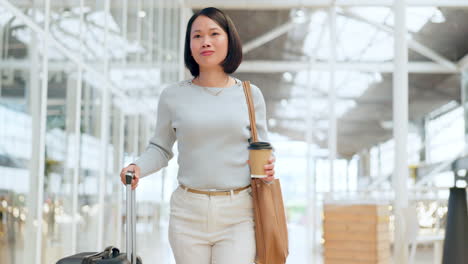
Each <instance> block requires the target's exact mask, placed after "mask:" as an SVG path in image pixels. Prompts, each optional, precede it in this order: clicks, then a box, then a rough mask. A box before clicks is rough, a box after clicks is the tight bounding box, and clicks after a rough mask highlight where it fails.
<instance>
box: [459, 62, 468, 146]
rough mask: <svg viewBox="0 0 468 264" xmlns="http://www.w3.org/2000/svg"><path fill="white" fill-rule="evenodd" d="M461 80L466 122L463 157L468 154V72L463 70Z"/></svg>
mask: <svg viewBox="0 0 468 264" xmlns="http://www.w3.org/2000/svg"><path fill="white" fill-rule="evenodd" d="M460 80H461V83H460V85H461V101H462V106H463V117H464V120H465V131H464V132H465V147H464V149H463V155H467V153H468V70H467V69H462V72H461V73H460Z"/></svg>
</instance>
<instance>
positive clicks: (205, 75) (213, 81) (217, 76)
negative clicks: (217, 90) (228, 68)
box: [194, 69, 231, 87]
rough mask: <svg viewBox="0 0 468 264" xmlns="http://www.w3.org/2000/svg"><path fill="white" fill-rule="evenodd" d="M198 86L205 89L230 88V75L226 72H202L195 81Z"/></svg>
mask: <svg viewBox="0 0 468 264" xmlns="http://www.w3.org/2000/svg"><path fill="white" fill-rule="evenodd" d="M194 81H195V82H196V83H197V84H199V85H201V86H205V87H228V86H230V83H231V81H230V78H229V75H228V74H226V73H225V72H224V71H222V70H221V71H213V70H210V71H202V70H201V69H200V75H198V77H197V78H195V80H194Z"/></svg>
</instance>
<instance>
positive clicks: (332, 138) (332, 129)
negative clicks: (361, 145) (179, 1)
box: [328, 5, 338, 193]
mask: <svg viewBox="0 0 468 264" xmlns="http://www.w3.org/2000/svg"><path fill="white" fill-rule="evenodd" d="M329 22H330V28H329V30H330V61H329V63H330V73H329V74H330V88H329V89H330V91H329V93H328V109H329V111H328V112H329V114H330V117H329V118H330V125H329V127H328V151H329V154H328V159H329V163H330V193H333V191H334V189H335V188H334V180H335V168H334V165H335V160H336V138H337V133H336V111H335V106H336V87H335V71H336V42H337V41H338V40H337V37H336V7H335V6H334V5H333V6H331V7H330V8H329Z"/></svg>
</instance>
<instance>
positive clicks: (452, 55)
mask: <svg viewBox="0 0 468 264" xmlns="http://www.w3.org/2000/svg"><path fill="white" fill-rule="evenodd" d="M10 2H12V3H13V4H14V5H15V6H17V7H18V8H20V9H21V10H23V11H25V12H27V8H29V7H30V6H31V1H28V0H17V1H10ZM37 2H38V3H39V4H41V3H42V1H37ZM121 2H122V3H123V2H124V1H115V2H114V1H112V7H111V15H112V23H111V24H110V25H111V26H110V31H111V35H112V32H114V33H117V32H119V31H121V29H122V28H123V24H124V21H123V19H122V16H121V14H122V4H121ZM169 2H170V3H172V6H174V4H175V5H177V4H179V5H180V4H184V6H185V8H190V9H191V10H192V11H196V10H199V8H202V7H206V6H216V7H219V8H221V9H223V10H225V12H226V13H227V14H228V15H229V16H230V17H231V18H232V19H233V21H234V23H235V25H236V27H237V29H238V31H239V34H240V37H241V39H242V42H243V44H244V53H245V54H244V62H243V63H242V65H241V66H240V67H239V70H238V71H237V72H236V73H235V74H234V76H236V77H238V78H239V79H243V80H250V81H252V83H254V84H256V85H257V86H258V87H259V88H260V89H261V90H262V92H263V94H264V97H265V100H266V105H267V119H268V124H269V128H270V131H271V132H274V133H277V134H280V135H283V136H287V137H289V138H291V139H293V140H302V141H303V140H305V137H306V129H311V130H312V131H313V132H312V139H313V141H314V142H315V143H316V144H317V145H319V146H320V147H322V148H326V147H327V140H328V124H329V116H330V115H329V111H328V109H329V106H328V102H329V99H328V91H329V88H330V80H329V79H330V74H329V72H328V70H329V67H330V65H329V62H330V47H331V46H332V45H330V35H329V24H330V23H329V14H328V6H329V5H330V3H331V2H332V1H329V0H307V1H306V0H304V1H278V0H275V1H260V0H251V1H239V0H237V1H233V0H228V1H195V0H191V1H179V2H176V1H169ZM169 2H168V1H164V2H158V1H149V0H141V1H128V6H127V8H128V14H127V23H128V25H127V29H128V30H127V32H126V36H127V39H125V38H122V36H121V35H122V34H120V35H119V34H115V36H114V37H113V39H112V40H111V42H112V45H114V46H113V47H112V50H113V53H112V58H113V59H115V60H116V61H118V60H121V59H122V58H123V56H124V55H123V53H121V52H119V50H127V51H128V52H130V53H133V54H140V55H142V56H145V52H147V51H148V50H149V46H150V44H149V43H150V41H145V43H135V36H136V35H137V32H136V26H135V24H134V21H136V20H137V18H136V16H137V15H138V12H139V10H138V9H142V10H143V9H144V10H147V13H148V12H150V11H148V10H149V9H151V8H154V7H157V6H161V3H163V4H166V5H167V3H169ZM391 2H392V1H385V0H373V1H363V0H359V1H358V0H354V1H339V0H337V1H335V3H336V5H337V8H336V11H337V20H336V26H337V43H336V46H337V50H336V52H337V61H336V72H335V73H334V76H335V85H336V90H337V104H336V112H337V115H338V120H337V136H338V138H337V142H338V144H337V147H338V154H339V156H340V157H344V158H350V157H351V156H352V155H353V154H355V153H357V152H359V151H361V150H362V149H364V148H369V147H371V146H373V145H376V144H378V143H381V142H383V141H386V140H388V139H390V138H391V137H392V128H391V123H392V122H391V121H392V100H393V98H392V74H391V72H392V70H393V62H392V60H393V35H392V34H393V13H392V11H391V6H390V5H391ZM436 2H437V3H438V6H439V8H436V7H434V6H433V5H434V4H435V3H436ZM85 3H86V5H88V6H90V10H96V9H98V8H96V7H97V6H99V7H100V8H101V9H102V4H98V2H96V1H88V0H87V1H85ZM372 4H373V5H377V4H381V5H382V6H379V7H378V6H371V5H372ZM408 4H409V5H410V7H409V8H408V36H409V40H408V44H409V48H410V50H409V60H410V63H409V71H410V74H409V118H410V122H412V123H414V124H419V123H420V121H421V119H422V118H423V117H424V116H425V115H426V114H428V113H429V112H431V111H434V110H435V109H437V108H439V107H441V106H443V105H446V104H448V103H450V102H453V101H455V102H458V103H459V102H460V77H459V72H460V69H461V68H465V67H466V65H467V64H468V57H467V54H468V42H467V41H466V39H468V26H467V25H468V1H464V0H463V1H459V0H439V1H434V0H427V1H416V0H414V1H411V0H408ZM53 6H54V10H55V11H56V12H57V13H58V14H61V15H63V12H68V16H64V17H63V19H62V20H60V19H58V20H56V21H55V23H56V24H58V25H61V26H62V27H63V28H65V29H67V25H66V24H67V23H71V22H70V21H71V20H70V17H69V16H70V10H73V8H76V7H77V6H79V1H75V0H68V1H60V2H56V3H55V2H54V4H53ZM72 15H73V11H72ZM103 16H105V14H103V13H102V11H96V12H93V11H92V12H91V13H90V14H88V16H87V19H88V23H90V24H91V25H94V26H95V27H96V29H99V28H101V30H102V26H101V25H100V24H101V23H102V21H103ZM1 22H2V24H5V23H6V22H8V19H6V18H5V17H4V19H3V20H2V21H1ZM15 26H16V27H17V28H16V30H15V31H16V32H15V33H11V32H13V31H10V33H11V36H10V38H9V45H8V46H9V47H10V48H11V50H9V51H8V54H10V56H9V57H8V58H7V60H4V61H3V63H1V64H0V67H2V68H7V67H8V66H9V65H11V63H10V64H8V62H12V61H14V62H15V63H17V64H15V65H16V66H15V67H17V68H21V67H27V66H28V65H27V64H26V65H22V64H21V61H20V60H18V59H21V58H24V57H25V56H26V52H25V50H26V46H25V43H27V39H28V37H27V35H25V32H21V23H19V24H18V25H15ZM70 30H71V29H70ZM154 30H156V29H154ZM182 30H185V25H183V27H182ZM140 31H141V32H140V33H141V34H143V38H142V39H146V40H149V39H150V37H149V36H148V34H149V33H148V31H149V27H143V28H140ZM55 33H57V34H60V33H59V32H55ZM71 33H73V31H71ZM179 33H180V32H168V34H179ZM95 34H99V31H96V32H95ZM68 35H69V36H68V37H67V38H65V37H59V39H60V40H61V41H63V42H64V43H63V45H65V46H67V47H70V46H72V45H73V41H76V39H75V40H74V39H73V37H72V36H70V34H68ZM153 37H154V36H153ZM67 41H68V43H67ZM155 41H158V40H155ZM90 45H92V44H90ZM169 45H177V42H174V43H171V44H169ZM18 46H20V47H21V46H23V48H18ZM152 49H153V50H155V52H154V54H160V53H162V51H161V50H157V47H156V48H154V47H152ZM175 50H177V49H175ZM93 51H95V53H94V54H93ZM87 52H88V56H89V58H90V59H91V58H93V56H99V54H100V53H99V52H96V50H94V49H93V47H92V46H90V47H89V48H88V49H87ZM172 52H173V53H174V51H172ZM151 54H153V53H151ZM165 54H166V55H169V56H177V54H172V55H171V53H169V54H167V53H165ZM156 56H157V55H156ZM55 59H56V61H60V57H57V58H55ZM159 62H164V60H159ZM64 66H66V65H65V64H52V65H51V67H56V68H57V69H63V68H64ZM99 66H100V65H97V66H96V67H99ZM147 66H148V65H147V64H145V62H144V61H143V62H141V63H135V62H132V63H128V64H123V65H118V64H117V63H114V64H113V68H112V69H111V73H110V74H111V78H112V80H113V82H114V83H118V84H121V85H123V86H124V87H120V88H122V91H123V92H124V93H127V94H130V95H132V94H135V95H137V96H138V98H140V99H141V98H142V97H144V98H147V99H148V101H147V104H152V105H154V102H155V101H157V96H158V94H159V91H160V90H158V89H156V90H155V89H154V86H152V85H148V83H151V82H152V81H154V79H151V78H154V76H157V74H155V72H154V69H153V68H148V67H147ZM151 66H154V67H159V68H163V66H164V67H178V66H177V65H173V64H171V63H165V64H159V65H158V64H157V63H156V64H155V63H152V64H151ZM123 75H127V76H134V79H138V80H141V82H140V83H139V84H135V82H132V83H128V84H125V78H124V79H122V78H121V76H123ZM163 81H164V80H163ZM21 82H22V81H21V78H19V79H18V82H17V85H16V86H15V85H14V86H11V87H10V86H8V85H7V86H4V87H3V90H2V92H3V93H2V95H3V96H10V97H14V96H21V95H22V94H23V93H24V92H23V93H22V92H21V91H19V88H18V87H21V86H22V85H23V84H21ZM125 86H127V88H126V87H125ZM128 87H130V88H131V89H133V90H138V92H137V93H134V91H133V92H132V91H129V90H128V89H130V88H128ZM60 88H61V86H60V85H55V86H52V87H51V89H53V92H51V93H50V94H54V95H55V96H56V98H54V99H57V100H60V99H61V97H62V99H63V97H64V94H63V92H60V91H61V89H60ZM120 88H118V89H120ZM307 118H310V120H311V121H312V123H310V124H309V125H307V124H308V123H307Z"/></svg>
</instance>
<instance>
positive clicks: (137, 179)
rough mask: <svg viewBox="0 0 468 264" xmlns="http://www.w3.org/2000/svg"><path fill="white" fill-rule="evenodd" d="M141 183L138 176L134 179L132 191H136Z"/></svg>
mask: <svg viewBox="0 0 468 264" xmlns="http://www.w3.org/2000/svg"><path fill="white" fill-rule="evenodd" d="M139 181H140V177H137V176H136V175H135V176H134V177H133V180H132V190H135V189H136V187H138V182H139Z"/></svg>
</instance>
